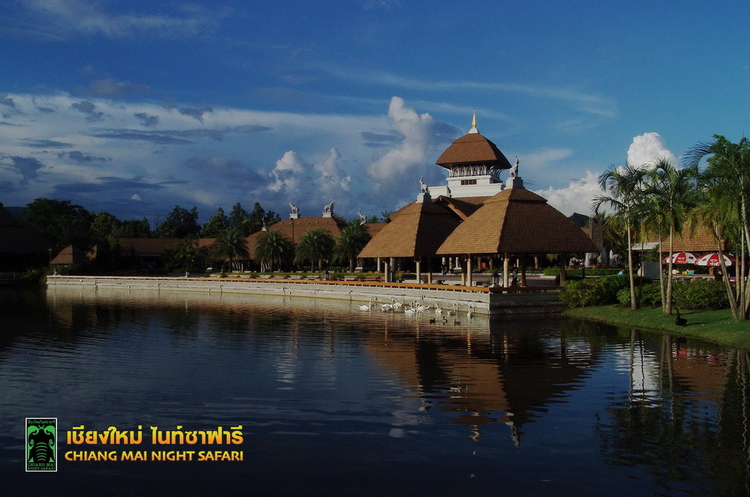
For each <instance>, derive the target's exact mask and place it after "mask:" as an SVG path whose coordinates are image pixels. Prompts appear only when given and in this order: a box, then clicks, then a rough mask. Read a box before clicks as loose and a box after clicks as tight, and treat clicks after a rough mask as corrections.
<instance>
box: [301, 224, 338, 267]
mask: <svg viewBox="0 0 750 497" xmlns="http://www.w3.org/2000/svg"><path fill="white" fill-rule="evenodd" d="M334 245H336V241H335V240H334V239H333V237H332V236H331V235H330V233H328V232H327V231H326V230H324V229H323V228H313V229H311V230H307V231H305V233H303V235H302V237H301V238H300V241H299V244H298V245H297V247H296V249H295V251H294V252H295V256H294V262H295V263H297V264H300V263H302V262H304V261H310V271H315V261H318V269H319V270H322V266H323V260H330V259H331V256H332V255H333V247H334Z"/></svg>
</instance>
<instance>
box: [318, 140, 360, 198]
mask: <svg viewBox="0 0 750 497" xmlns="http://www.w3.org/2000/svg"><path fill="white" fill-rule="evenodd" d="M328 153H329V156H328V158H327V159H326V160H324V161H323V162H321V163H318V164H315V170H316V171H318V172H319V173H320V177H319V178H318V179H316V180H315V184H317V185H318V186H319V187H320V188H321V190H323V192H324V193H325V195H326V196H336V195H337V194H340V193H342V192H347V191H349V188H350V187H351V184H352V178H351V176H347V175H346V173H345V172H344V171H343V170H342V169H341V167H339V163H338V161H339V159H341V153H339V151H338V150H336V149H335V148H332V149H331V150H329V151H328Z"/></svg>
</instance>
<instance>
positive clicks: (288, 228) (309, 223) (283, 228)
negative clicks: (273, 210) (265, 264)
mask: <svg viewBox="0 0 750 497" xmlns="http://www.w3.org/2000/svg"><path fill="white" fill-rule="evenodd" d="M367 226H368V231H369V230H370V227H375V226H378V225H377V224H368V225H367ZM315 228H323V229H324V230H326V231H327V232H328V234H330V235H331V236H332V237H333V239H334V240H336V239H338V237H339V235H340V234H341V225H339V222H338V221H337V220H336V219H335V218H332V217H301V218H299V219H285V220H283V221H279V222H278V223H274V224H272V225H271V226H269V227H268V230H269V231H279V232H281V233H282V234H284V236H286V237H287V238H289V239H290V240H292V241H293V242H294V243H295V244H297V243H299V241H300V239H301V238H302V235H304V234H305V233H306V232H307V231H309V230H311V229H315ZM262 233H263V232H262V231H258V232H256V233H253V234H251V235H250V236H248V237H247V251H248V253H249V254H250V259H251V260H253V259H255V249H256V248H257V247H258V238H259V237H260V236H261V234H262ZM292 234H293V235H294V236H292ZM370 234H371V235H372V232H370Z"/></svg>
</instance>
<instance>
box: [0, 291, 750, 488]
mask: <svg viewBox="0 0 750 497" xmlns="http://www.w3.org/2000/svg"><path fill="white" fill-rule="evenodd" d="M0 290H1V291H0V298H1V299H2V300H0V303H1V305H0V330H2V331H1V332H0V494H2V495H3V496H7V495H71V496H73V495H75V496H79V495H138V496H143V495H170V496H171V495H305V496H307V495H313V496H315V495H321V496H323V495H325V496H329V495H342V496H343V495H347V496H349V495H358V496H359V495H365V496H366V495H372V496H383V495H388V496H400V495H404V496H406V495H408V496H415V495H430V496H441V495H472V496H477V495H482V496H483V495H575V496H580V495H612V494H616V495H746V494H747V493H748V491H749V489H750V485H749V484H748V483H749V482H748V475H750V458H749V457H748V454H750V440H748V435H749V433H748V429H749V428H750V402H749V400H750V399H749V396H748V394H749V393H750V392H749V391H748V384H749V381H750V375H749V374H748V364H749V362H748V353H747V352H746V351H741V350H733V349H727V348H723V347H719V346H715V345H711V344H707V343H705V342H700V341H694V340H692V339H684V338H681V337H677V336H668V335H663V334H660V333H647V332H641V331H639V330H630V329H624V328H616V327H612V326H607V325H602V324H596V323H590V322H585V321H580V320H571V319H567V318H551V317H544V316H539V317H529V316H523V317H517V318H513V317H502V316H499V317H492V318H489V317H487V316H473V317H472V318H469V317H467V315H466V314H465V313H458V314H457V315H455V316H447V315H444V316H435V314H434V312H432V311H427V312H424V313H417V314H414V315H408V314H405V313H403V312H382V311H381V310H380V309H379V308H378V309H373V310H371V311H362V310H360V309H359V306H360V304H361V303H349V302H340V301H325V300H309V299H301V298H286V299H285V298H283V297H258V296H251V295H227V294H224V295H204V294H198V293H187V292H185V293H179V292H174V293H167V292H129V291H125V290H101V289H100V290H99V291H96V290H94V289H88V288H63V287H56V288H52V289H50V290H49V291H44V290H28V289H25V290H21V289H0ZM431 319H434V322H430V321H431ZM26 418H56V419H57V435H56V443H55V448H56V459H55V463H56V472H49V473H41V472H27V471H26V464H27V457H28V455H27V452H28V451H27V450H26V445H27V444H26V440H25V433H26V428H25V420H26ZM240 426H241V428H239V427H240ZM81 427H83V428H81ZM109 427H115V428H116V429H117V430H119V431H121V432H129V433H130V435H133V434H134V433H140V434H141V435H142V443H141V444H134V443H126V442H123V441H122V440H124V439H121V441H120V443H119V444H111V443H108V442H109V440H105V442H106V443H105V442H102V439H101V438H100V439H98V440H99V443H96V444H93V443H75V442H76V440H78V441H83V440H82V439H83V437H84V435H87V436H88V435H91V436H94V435H97V434H98V435H99V436H103V435H104V434H105V433H106V432H107V431H108V429H109ZM220 427H221V429H222V430H223V431H224V438H222V439H221V440H220V442H221V443H219V442H217V441H216V440H214V441H213V443H209V440H207V439H206V438H205V437H204V438H198V434H199V433H201V432H202V434H203V435H201V436H205V435H206V434H207V433H216V432H217V431H218V429H219V428H220ZM188 432H190V433H191V434H190V435H188ZM230 432H231V433H232V434H233V435H234V436H236V437H237V438H236V439H234V440H232V439H231V438H230V435H229V434H228V433H230ZM79 436H80V438H76V437H79ZM159 436H162V437H168V438H169V437H171V438H169V440H168V441H167V438H162V439H161V440H162V442H163V443H154V440H155V439H154V437H156V441H159V438H158V437H159ZM32 438H33V437H32ZM37 440H38V438H35V439H34V441H35V443H37V442H36V441H37ZM89 440H90V441H91V440H93V439H89ZM129 440H131V441H132V439H129ZM196 440H197V441H196ZM36 447H37V448H38V447H39V446H36ZM126 452H130V453H131V454H130V457H131V458H132V457H133V455H134V453H135V455H137V453H139V452H140V453H142V454H143V457H144V458H143V460H138V459H134V460H123V457H127V455H124V453H126ZM191 453H192V454H191ZM170 458H171V459H174V460H170ZM240 458H241V460H240ZM231 459H234V460H231Z"/></svg>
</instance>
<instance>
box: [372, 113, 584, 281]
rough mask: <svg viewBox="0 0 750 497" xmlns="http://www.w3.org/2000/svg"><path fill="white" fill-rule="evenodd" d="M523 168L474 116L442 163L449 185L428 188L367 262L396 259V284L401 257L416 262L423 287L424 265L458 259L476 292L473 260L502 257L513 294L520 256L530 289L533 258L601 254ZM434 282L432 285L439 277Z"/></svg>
mask: <svg viewBox="0 0 750 497" xmlns="http://www.w3.org/2000/svg"><path fill="white" fill-rule="evenodd" d="M519 162H520V161H519V160H518V158H517V157H516V160H515V164H514V165H512V166H511V164H510V162H509V161H508V159H507V158H506V157H505V155H503V153H502V152H501V151H500V149H499V148H498V147H497V146H496V145H495V144H494V143H492V142H491V141H490V140H488V139H487V138H485V137H484V136H482V135H481V134H480V133H479V130H478V129H477V126H476V116H474V118H473V120H472V126H471V130H470V131H469V132H468V133H467V134H466V135H464V136H462V137H460V138H458V139H457V140H455V141H454V142H453V143H452V144H451V145H450V146H449V147H448V149H446V150H445V152H443V154H442V155H441V156H440V158H438V161H437V162H436V163H437V164H438V165H440V166H441V167H444V168H446V169H448V171H449V177H448V181H447V185H446V186H443V187H440V186H438V187H428V186H426V185H424V184H421V192H420V193H419V195H417V199H416V201H415V202H414V203H411V204H409V205H406V206H405V207H403V208H401V209H400V210H398V211H396V212H395V213H394V214H393V215H391V222H390V223H389V224H387V225H386V226H385V227H384V228H383V229H382V230H381V231H380V232H379V233H378V234H377V235H375V236H374V237H373V239H372V240H371V241H370V243H369V244H368V245H367V246H366V247H365V248H364V249H363V250H362V252H361V253H360V257H362V258H369V257H372V258H387V259H390V264H389V266H390V267H387V268H386V278H387V280H390V279H391V278H392V276H390V274H389V273H390V272H391V271H392V269H391V268H392V266H393V263H394V259H395V258H397V257H402V258H413V260H414V262H415V264H416V267H417V278H418V281H419V280H421V264H422V261H423V259H425V258H426V259H427V261H428V267H429V266H430V261H431V260H432V259H434V258H438V257H439V258H441V259H443V258H449V259H451V260H453V258H455V266H454V267H455V268H456V270H459V269H460V270H461V272H462V275H463V276H462V280H463V283H464V284H465V285H468V286H471V285H472V284H473V281H472V270H473V268H472V259H473V258H475V257H497V256H501V257H502V258H503V261H504V262H503V269H504V271H503V277H504V281H503V286H504V287H507V286H508V284H509V281H508V275H509V273H510V271H509V268H510V260H511V258H512V257H515V258H517V259H518V260H519V262H520V265H521V282H520V283H521V285H522V286H523V285H525V283H526V281H525V261H526V256H527V255H543V254H561V257H560V259H561V261H564V260H566V257H565V254H571V253H586V252H597V251H598V249H597V247H596V246H595V244H594V243H593V241H592V240H591V238H590V237H589V236H587V235H586V233H584V232H583V231H582V230H581V229H580V228H579V227H578V226H576V225H575V224H574V223H573V222H572V221H571V220H570V219H568V218H567V217H565V216H564V215H563V214H562V213H561V212H559V211H558V210H556V209H555V208H554V207H552V206H550V205H549V204H548V203H547V200H546V199H544V198H543V197H541V196H539V195H537V194H535V193H533V192H530V191H528V190H526V189H525V188H524V186H523V180H522V179H521V177H520V176H519V174H518V166H519ZM504 170H510V178H508V180H507V182H506V183H503V182H502V180H501V179H500V173H501V172H502V171H504ZM420 183H421V181H420ZM432 193H437V194H438V196H437V198H435V199H433V198H432ZM451 265H453V264H451ZM562 278H564V272H563V273H562ZM427 282H428V283H430V282H431V270H430V271H428V275H427Z"/></svg>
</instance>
